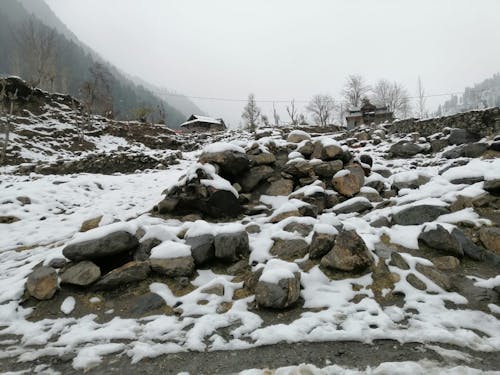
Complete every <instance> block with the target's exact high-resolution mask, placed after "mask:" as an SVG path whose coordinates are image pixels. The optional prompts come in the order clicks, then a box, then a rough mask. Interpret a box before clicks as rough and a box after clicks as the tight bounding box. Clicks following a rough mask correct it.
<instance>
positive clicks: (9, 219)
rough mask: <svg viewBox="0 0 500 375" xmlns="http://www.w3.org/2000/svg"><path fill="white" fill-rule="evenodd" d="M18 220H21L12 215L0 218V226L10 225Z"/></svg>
mask: <svg viewBox="0 0 500 375" xmlns="http://www.w3.org/2000/svg"><path fill="white" fill-rule="evenodd" d="M19 220H21V219H19V218H18V217H16V216H12V215H7V216H0V224H12V223H15V222H16V221H19Z"/></svg>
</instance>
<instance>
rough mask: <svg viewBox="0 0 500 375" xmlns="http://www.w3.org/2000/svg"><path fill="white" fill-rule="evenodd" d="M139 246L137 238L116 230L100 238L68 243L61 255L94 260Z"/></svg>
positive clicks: (78, 259) (79, 259) (73, 259)
mask: <svg viewBox="0 0 500 375" xmlns="http://www.w3.org/2000/svg"><path fill="white" fill-rule="evenodd" d="M138 246H139V241H138V240H137V238H136V237H135V236H134V235H132V234H130V233H128V232H125V231H117V232H113V233H110V234H107V235H105V236H103V237H101V238H96V239H93V240H88V241H82V242H77V243H73V244H70V245H68V246H66V247H65V248H64V249H63V255H64V256H65V257H66V258H68V259H70V260H72V261H75V262H78V261H81V260H95V259H99V258H105V257H110V256H114V255H117V254H122V253H127V252H132V251H133V250H135V249H136V248H137V247H138Z"/></svg>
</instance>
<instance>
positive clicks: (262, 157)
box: [248, 152, 276, 165]
mask: <svg viewBox="0 0 500 375" xmlns="http://www.w3.org/2000/svg"><path fill="white" fill-rule="evenodd" d="M248 157H249V159H250V162H251V164H254V165H269V164H274V163H275V162H276V157H275V156H274V154H271V153H270V152H263V153H261V154H257V155H249V156H248Z"/></svg>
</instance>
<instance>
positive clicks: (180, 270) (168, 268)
mask: <svg viewBox="0 0 500 375" xmlns="http://www.w3.org/2000/svg"><path fill="white" fill-rule="evenodd" d="M149 262H150V265H151V269H152V270H153V271H155V272H157V273H159V274H162V275H165V276H167V277H179V276H191V275H192V274H193V272H194V259H193V257H192V256H186V257H177V258H170V259H150V261H149Z"/></svg>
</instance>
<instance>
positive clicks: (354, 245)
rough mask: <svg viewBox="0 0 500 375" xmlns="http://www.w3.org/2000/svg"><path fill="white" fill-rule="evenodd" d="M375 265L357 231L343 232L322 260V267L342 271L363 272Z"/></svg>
mask: <svg viewBox="0 0 500 375" xmlns="http://www.w3.org/2000/svg"><path fill="white" fill-rule="evenodd" d="M372 263H373V257H372V255H371V254H370V252H369V251H368V248H367V247H366V244H365V242H364V241H363V239H362V238H361V237H360V236H359V235H358V234H357V233H356V231H346V230H342V231H341V232H340V233H339V234H338V235H337V238H336V239H335V245H334V246H333V249H332V250H330V251H329V252H328V253H327V254H326V255H325V256H324V257H323V258H322V259H321V265H323V266H324V267H328V268H336V269H339V270H342V271H362V270H364V269H366V268H368V267H369V266H370V265H371V264H372Z"/></svg>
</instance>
